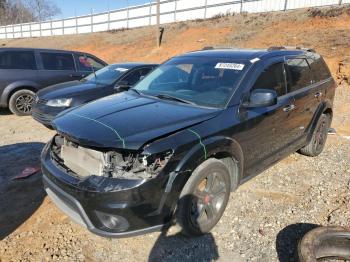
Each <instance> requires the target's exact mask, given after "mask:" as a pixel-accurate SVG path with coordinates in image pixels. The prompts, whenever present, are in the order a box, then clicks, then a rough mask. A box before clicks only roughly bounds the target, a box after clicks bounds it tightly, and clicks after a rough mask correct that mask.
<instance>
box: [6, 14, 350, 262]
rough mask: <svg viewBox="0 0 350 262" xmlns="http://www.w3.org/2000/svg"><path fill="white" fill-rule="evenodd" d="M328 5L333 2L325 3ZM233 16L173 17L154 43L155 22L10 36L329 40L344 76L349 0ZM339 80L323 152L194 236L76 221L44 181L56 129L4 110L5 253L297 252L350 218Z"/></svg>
mask: <svg viewBox="0 0 350 262" xmlns="http://www.w3.org/2000/svg"><path fill="white" fill-rule="evenodd" d="M325 10H326V11H325ZM328 10H329V9H322V12H321V14H320V13H317V12H314V10H302V11H293V12H287V13H273V14H269V15H267V14H260V15H258V14H257V15H240V16H238V15H236V16H227V17H222V18H218V19H213V20H210V21H192V22H188V23H182V22H181V23H176V24H172V25H167V26H166V34H165V41H164V44H163V46H162V47H161V48H159V49H158V48H154V41H153V38H152V37H151V32H152V30H154V29H152V28H140V29H134V30H131V31H130V30H126V31H118V32H113V33H112V32H109V33H99V34H92V35H80V36H70V37H67V36H66V37H52V38H45V41H42V39H18V40H8V41H2V42H0V44H3V45H4V44H5V45H6V46H34V47H50V48H53V47H54V48H65V49H76V50H85V51H89V52H91V53H94V54H96V55H98V56H101V57H102V58H104V59H106V60H107V61H108V62H118V61H135V60H139V61H141V60H142V61H143V60H146V61H163V60H165V59H166V58H168V57H171V56H173V55H176V54H178V53H182V52H185V51H189V50H194V49H199V48H201V47H203V46H208V45H232V46H239V47H266V46H272V45H273V46H276V45H284V44H287V45H304V46H311V47H314V48H316V49H317V50H319V51H320V52H321V53H322V54H323V55H324V56H325V57H326V59H327V62H328V63H329V64H330V66H331V69H332V73H333V74H334V76H336V77H338V76H339V75H340V74H339V72H338V71H339V64H340V63H341V61H343V60H344V58H345V57H346V56H348V55H349V53H350V52H349V51H350V46H349V42H350V15H349V13H350V12H349V10H348V9H343V10H341V11H339V12H333V11H332V12H329V11H328ZM347 76H348V75H346V74H345V76H341V77H340V76H339V79H338V81H343V84H342V85H340V86H339V87H338V88H337V94H336V101H335V113H334V119H333V127H335V128H336V130H337V134H336V135H331V136H329V138H328V141H327V145H326V148H325V151H324V152H323V153H322V154H321V155H320V156H319V157H316V158H308V157H304V156H301V155H298V154H293V155H291V156H289V157H288V158H286V159H285V160H283V161H281V162H280V163H278V164H277V165H275V166H274V167H272V168H270V169H269V170H267V171H265V172H264V173H262V174H261V175H259V176H257V177H256V178H254V179H252V180H251V181H249V182H247V183H246V184H244V185H243V186H241V187H240V188H239V189H238V190H237V191H236V192H234V193H232V194H231V197H230V198H231V199H230V202H229V204H228V207H227V209H226V211H225V214H224V216H223V218H222V219H221V221H220V223H219V224H218V225H217V226H216V227H215V228H214V229H213V231H212V233H210V234H207V235H205V236H203V237H199V238H195V239H189V238H186V237H183V236H182V235H180V234H179V229H178V228H177V227H172V228H170V230H169V231H167V232H162V233H152V234H147V235H144V236H139V237H133V238H126V239H105V238H101V237H98V236H95V235H92V234H91V233H89V232H87V231H86V230H85V229H83V228H80V227H79V226H77V225H75V224H74V223H73V222H71V221H70V220H69V219H68V218H67V217H66V216H65V215H64V214H62V213H61V212H60V211H59V210H58V209H57V208H56V207H55V205H54V204H53V203H52V202H51V201H50V200H49V198H48V197H47V196H46V194H45V192H44V191H43V189H42V182H41V174H40V172H39V173H38V174H36V175H33V176H32V177H30V178H27V179H23V180H12V178H13V177H14V176H15V175H17V174H18V173H19V172H20V171H22V170H23V169H24V168H25V167H28V166H33V167H36V166H39V165H40V162H39V157H40V151H41V149H42V147H43V146H44V144H45V143H46V142H47V141H48V140H49V139H50V138H51V137H52V136H53V135H54V132H53V131H50V130H48V129H46V128H45V127H43V126H41V125H40V124H38V123H36V122H35V121H34V120H32V119H31V118H30V117H21V118H19V117H16V116H13V115H11V114H10V113H9V112H8V111H7V110H0V261H1V262H2V261H51V260H56V261H61V260H66V261H212V260H219V261H277V260H280V261H293V254H294V252H295V249H296V244H297V242H298V239H299V238H300V237H301V236H302V235H303V234H304V233H305V232H307V231H308V230H310V229H311V228H313V227H315V226H316V225H343V226H349V225H350V110H349V109H350V107H349V105H350V87H349V86H348V85H347V84H345V82H346V81H345V80H346V77H347Z"/></svg>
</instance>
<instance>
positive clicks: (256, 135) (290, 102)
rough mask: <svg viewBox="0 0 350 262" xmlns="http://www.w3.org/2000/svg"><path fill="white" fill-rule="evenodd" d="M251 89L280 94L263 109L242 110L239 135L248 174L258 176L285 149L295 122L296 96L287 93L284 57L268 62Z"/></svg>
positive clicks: (283, 154)
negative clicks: (293, 116)
mask: <svg viewBox="0 0 350 262" xmlns="http://www.w3.org/2000/svg"><path fill="white" fill-rule="evenodd" d="M258 75H259V76H258V77H257V79H256V81H255V83H254V84H253V85H252V87H251V88H250V92H251V91H252V90H254V89H272V90H275V91H276V93H277V95H278V100H277V104H276V105H273V106H269V107H262V108H244V107H241V109H240V118H241V122H242V123H241V125H242V127H243V128H241V130H242V132H240V134H238V136H237V138H236V139H238V141H239V142H240V144H241V145H242V150H243V153H244V158H245V167H244V168H245V175H246V176H247V177H249V176H252V175H255V174H257V173H259V172H261V171H262V170H264V169H265V168H266V167H268V166H270V165H271V164H273V163H274V162H276V161H277V160H279V159H280V158H282V157H284V156H285V154H286V152H285V150H286V148H287V145H286V141H287V140H288V136H289V135H290V130H289V129H288V124H287V123H288V122H289V121H292V119H291V111H292V110H293V106H294V99H293V97H291V96H289V95H288V94H287V92H286V81H285V69H284V61H283V59H278V60H275V61H271V62H270V63H268V64H266V65H265V66H264V67H263V68H262V69H261V71H260V73H259V74H258Z"/></svg>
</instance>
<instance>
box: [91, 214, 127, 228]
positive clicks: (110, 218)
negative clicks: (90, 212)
mask: <svg viewBox="0 0 350 262" xmlns="http://www.w3.org/2000/svg"><path fill="white" fill-rule="evenodd" d="M95 212H96V215H97V217H98V218H99V219H100V221H101V222H102V224H103V225H104V226H105V227H107V228H109V229H113V230H115V231H118V232H123V231H125V230H127V229H128V228H129V223H128V221H127V220H126V219H125V218H124V217H121V216H118V215H112V214H107V213H104V212H101V211H95Z"/></svg>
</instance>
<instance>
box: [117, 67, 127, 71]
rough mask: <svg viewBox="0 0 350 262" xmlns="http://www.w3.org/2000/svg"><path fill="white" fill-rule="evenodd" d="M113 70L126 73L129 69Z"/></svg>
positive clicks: (118, 68)
mask: <svg viewBox="0 0 350 262" xmlns="http://www.w3.org/2000/svg"><path fill="white" fill-rule="evenodd" d="M115 70H116V71H119V72H126V71H128V70H129V69H127V68H122V67H117V68H116V69H115Z"/></svg>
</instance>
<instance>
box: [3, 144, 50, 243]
mask: <svg viewBox="0 0 350 262" xmlns="http://www.w3.org/2000/svg"><path fill="white" fill-rule="evenodd" d="M43 146H44V144H43V143H19V144H13V145H6V146H2V147H0V159H1V160H0V210H1V212H0V240H2V239H4V238H5V237H6V236H8V235H10V234H11V233H12V232H13V231H15V230H16V229H17V228H18V227H19V226H20V225H21V224H23V223H24V222H25V221H26V220H27V219H28V218H29V217H30V216H31V215H32V214H33V213H34V212H35V211H36V210H37V209H38V207H39V206H40V205H41V203H42V201H43V199H44V197H45V195H46V193H45V191H44V190H43V185H42V180H41V173H40V172H38V173H37V174H35V175H33V176H31V177H28V178H24V179H16V180H13V177H15V176H16V175H17V174H19V173H20V172H21V171H22V170H23V169H25V168H26V167H39V166H40V152H41V150H42V148H43Z"/></svg>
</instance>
